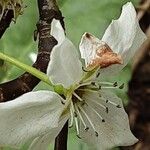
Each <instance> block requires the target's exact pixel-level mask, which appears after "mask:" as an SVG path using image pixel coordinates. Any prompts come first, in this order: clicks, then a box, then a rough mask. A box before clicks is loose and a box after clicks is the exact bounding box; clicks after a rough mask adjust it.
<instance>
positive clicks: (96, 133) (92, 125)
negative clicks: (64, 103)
mask: <svg viewBox="0 0 150 150" xmlns="http://www.w3.org/2000/svg"><path fill="white" fill-rule="evenodd" d="M78 107H79V109H80V110H81V111H82V113H83V114H84V115H85V117H86V118H87V120H88V121H89V123H90V125H91V127H92V128H93V130H94V132H95V136H98V132H97V131H96V129H95V126H94V124H93V123H92V121H91V119H90V118H89V116H88V115H87V113H86V112H85V111H84V109H83V108H82V107H81V106H80V105H78Z"/></svg>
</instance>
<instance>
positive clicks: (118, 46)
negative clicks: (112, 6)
mask: <svg viewBox="0 0 150 150" xmlns="http://www.w3.org/2000/svg"><path fill="white" fill-rule="evenodd" d="M145 40H146V35H145V34H144V33H143V31H142V30H141V29H140V26H139V23H138V19H137V16H136V11H135V8H134V6H133V4H132V3H131V2H128V3H127V4H125V5H124V6H123V8H122V13H121V16H120V18H119V19H118V20H113V21H112V23H111V24H110V25H109V26H108V28H107V29H106V31H105V34H104V36H103V38H102V41H104V42H106V43H107V44H108V45H109V46H110V47H111V49H112V50H113V51H114V52H115V53H118V54H119V55H121V57H122V58H123V62H124V63H123V65H113V66H110V67H108V68H104V69H102V73H105V74H110V73H116V72H118V71H120V70H122V69H123V67H125V66H126V65H127V63H128V62H129V60H130V59H131V58H132V57H133V55H134V54H135V52H136V51H137V50H138V49H139V48H140V46H141V45H142V43H143V42H144V41H145Z"/></svg>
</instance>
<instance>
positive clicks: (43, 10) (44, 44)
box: [0, 0, 64, 102]
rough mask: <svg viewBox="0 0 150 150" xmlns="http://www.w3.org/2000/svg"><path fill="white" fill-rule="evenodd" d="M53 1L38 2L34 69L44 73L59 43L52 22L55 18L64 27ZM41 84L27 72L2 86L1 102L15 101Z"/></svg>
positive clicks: (42, 0)
mask: <svg viewBox="0 0 150 150" xmlns="http://www.w3.org/2000/svg"><path fill="white" fill-rule="evenodd" d="M53 1H54V0H53ZM53 1H49V0H38V7H39V22H38V23H37V31H38V33H39V44H38V56H37V60H36V62H35V63H34V64H33V67H35V68H37V69H38V70H40V71H42V72H44V73H45V72H46V69H47V65H48V62H49V58H50V52H51V50H52V48H53V47H54V46H55V45H56V44H57V41H56V40H55V39H54V38H53V37H52V36H51V35H50V24H51V21H52V19H53V18H56V19H59V20H60V21H61V23H62V25H63V26H64V23H63V17H62V14H61V12H60V11H59V10H58V7H57V5H56V6H55V4H56V3H53ZM39 82H40V80H39V79H37V78H36V77H34V76H33V75H31V74H29V73H27V72H25V73H24V74H23V75H21V76H20V77H18V78H17V79H14V80H12V81H9V82H6V83H3V84H0V102H5V101H9V100H12V99H15V98H16V97H18V96H20V95H22V94H24V93H26V92H29V91H31V90H32V89H33V88H34V87H35V86H36V85H37V84H38V83H39Z"/></svg>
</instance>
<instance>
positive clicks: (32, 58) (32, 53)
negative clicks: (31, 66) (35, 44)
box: [29, 52, 37, 63]
mask: <svg viewBox="0 0 150 150" xmlns="http://www.w3.org/2000/svg"><path fill="white" fill-rule="evenodd" d="M29 58H30V59H31V61H32V62H33V63H34V62H35V61H36V58H37V54H36V53H34V52H31V53H30V54H29Z"/></svg>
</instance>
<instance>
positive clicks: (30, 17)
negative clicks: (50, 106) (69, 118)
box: [0, 0, 138, 150]
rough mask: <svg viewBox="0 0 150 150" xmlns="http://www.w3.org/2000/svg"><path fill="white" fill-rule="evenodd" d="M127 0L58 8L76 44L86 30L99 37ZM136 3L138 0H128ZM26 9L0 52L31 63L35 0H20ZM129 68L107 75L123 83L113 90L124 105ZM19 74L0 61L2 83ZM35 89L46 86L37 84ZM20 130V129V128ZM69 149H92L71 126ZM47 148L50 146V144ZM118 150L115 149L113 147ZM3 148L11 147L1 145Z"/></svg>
mask: <svg viewBox="0 0 150 150" xmlns="http://www.w3.org/2000/svg"><path fill="white" fill-rule="evenodd" d="M127 1H128V0H59V1H58V3H59V6H60V9H61V11H62V13H63V15H64V17H65V20H64V21H65V25H66V33H67V36H68V37H69V39H71V41H73V43H74V44H75V45H76V46H77V48H78V45H79V42H80V39H81V36H82V34H83V33H84V32H90V33H92V34H94V35H95V36H97V37H99V38H101V37H102V35H103V33H104V31H105V29H106V28H107V26H108V25H109V23H110V22H111V20H112V19H117V18H118V16H119V15H120V11H121V7H122V5H124V4H125V3H126V2H127ZM131 2H133V4H134V5H135V6H136V5H137V4H138V0H131ZM24 4H25V5H27V8H25V9H24V13H23V15H21V16H19V18H18V19H17V21H16V23H11V26H10V28H8V30H7V31H6V32H5V35H4V36H3V38H2V39H1V40H0V51H2V52H4V53H6V54H8V55H10V56H13V57H15V58H17V59H18V60H20V61H22V62H24V63H26V64H29V65H31V64H32V63H33V62H32V60H31V58H30V54H31V53H32V52H34V53H37V44H38V42H34V40H33V32H34V30H35V29H36V23H37V21H38V9H37V3H36V0H24ZM131 70H132V67H131V65H130V64H129V65H128V66H127V67H126V68H125V69H124V70H123V71H122V72H121V74H120V75H119V76H115V77H113V78H112V77H108V78H109V79H107V80H111V81H119V83H125V88H124V89H123V90H121V91H119V90H118V91H116V92H117V94H118V95H119V96H120V97H121V98H122V99H123V102H124V105H126V104H127V103H128V97H127V94H126V93H127V83H128V81H129V79H130V77H131ZM22 73H23V71H22V70H20V69H18V68H16V67H15V66H12V65H11V64H9V63H7V62H5V63H4V64H3V63H0V82H1V83H2V82H6V81H9V80H11V79H14V78H16V77H17V76H19V75H21V74H22ZM36 88H40V89H41V88H42V89H43V88H46V86H45V85H44V84H43V83H40V84H39V85H38V87H36ZM20 130H21V129H20ZM68 139H69V140H68V149H69V150H93V149H90V148H88V147H87V146H86V144H84V143H83V142H82V141H81V140H79V139H78V138H77V137H76V135H75V131H74V129H71V130H69V138H68ZM27 146H28V144H26V145H24V146H23V147H22V149H21V150H26V149H27ZM49 149H50V150H52V149H53V145H50V148H49ZM116 149H119V148H116ZM3 150H12V149H10V148H5V149H3Z"/></svg>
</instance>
